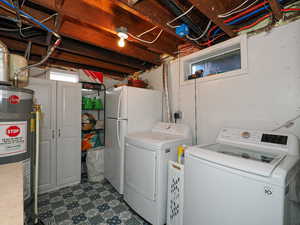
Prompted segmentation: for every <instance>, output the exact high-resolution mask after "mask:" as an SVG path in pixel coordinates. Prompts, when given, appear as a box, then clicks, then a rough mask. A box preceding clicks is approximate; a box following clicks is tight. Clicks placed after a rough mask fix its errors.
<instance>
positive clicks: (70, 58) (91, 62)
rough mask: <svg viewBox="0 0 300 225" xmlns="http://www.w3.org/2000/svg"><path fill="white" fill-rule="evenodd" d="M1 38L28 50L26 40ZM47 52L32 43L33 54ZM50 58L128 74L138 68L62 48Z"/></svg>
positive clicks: (44, 48) (10, 47)
mask: <svg viewBox="0 0 300 225" xmlns="http://www.w3.org/2000/svg"><path fill="white" fill-rule="evenodd" d="M0 39H1V41H3V42H4V43H5V44H6V45H7V47H8V48H9V49H10V50H13V51H20V52H25V51H26V47H27V43H26V42H24V41H20V40H15V39H10V38H7V37H3V36H1V37H0ZM46 52H47V48H46V47H44V46H40V45H37V44H32V48H31V54H33V55H38V56H44V55H45V54H46ZM50 58H51V59H58V60H62V61H66V62H70V63H74V64H81V65H87V66H93V67H98V68H103V69H107V70H113V71H119V72H122V73H126V74H129V73H134V72H136V71H137V70H136V69H131V68H128V67H124V66H120V65H115V64H110V63H106V62H102V61H99V60H95V59H91V58H88V57H84V56H79V55H75V54H71V53H68V52H64V51H62V50H56V51H55V52H54V53H53V54H52V55H51V57H50Z"/></svg>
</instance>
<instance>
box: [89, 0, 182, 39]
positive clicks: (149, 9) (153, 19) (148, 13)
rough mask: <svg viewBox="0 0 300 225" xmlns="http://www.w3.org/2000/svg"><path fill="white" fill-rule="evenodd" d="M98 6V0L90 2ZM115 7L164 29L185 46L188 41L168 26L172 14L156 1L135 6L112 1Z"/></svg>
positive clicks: (142, 2) (172, 17) (120, 0)
mask: <svg viewBox="0 0 300 225" xmlns="http://www.w3.org/2000/svg"><path fill="white" fill-rule="evenodd" d="M89 1H90V2H94V4H97V0H89ZM111 1H112V2H113V3H114V4H115V5H117V6H119V7H121V8H122V9H124V10H126V11H128V12H129V13H131V14H133V15H135V16H137V17H139V18H141V19H142V20H144V21H147V22H149V23H151V24H153V25H155V26H157V27H159V28H160V29H163V30H164V31H165V32H166V33H168V34H170V35H172V36H173V37H174V38H176V39H178V40H179V41H181V43H180V44H183V43H184V42H185V41H186V40H185V39H184V38H181V37H179V36H178V35H177V34H176V33H175V30H174V29H172V28H170V27H168V26H167V22H169V21H170V20H172V19H174V16H173V15H172V13H170V12H169V11H168V10H167V9H165V8H164V7H162V6H161V5H160V4H159V3H157V2H156V1H155V0H147V1H141V2H139V3H138V4H135V5H133V6H131V5H129V4H127V1H126V0H111Z"/></svg>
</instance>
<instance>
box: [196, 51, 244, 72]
mask: <svg viewBox="0 0 300 225" xmlns="http://www.w3.org/2000/svg"><path fill="white" fill-rule="evenodd" d="M191 69H192V74H195V73H196V71H198V70H203V71H204V72H203V75H202V77H205V76H209V75H214V74H218V73H225V72H228V71H232V70H238V69H241V50H240V49H237V50H233V51H231V52H228V53H225V54H222V55H219V56H215V57H211V58H209V59H205V60H201V61H199V62H197V63H194V64H192V65H191Z"/></svg>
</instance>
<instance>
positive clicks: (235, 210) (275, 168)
mask: <svg viewBox="0 0 300 225" xmlns="http://www.w3.org/2000/svg"><path fill="white" fill-rule="evenodd" d="M299 162H300V161H299V143H298V139H297V138H296V136H295V135H292V134H284V133H274V132H269V131H255V130H241V129H232V128H223V129H221V131H220V133H219V136H218V138H217V141H216V143H214V144H210V145H202V146H192V147H190V148H188V150H187V153H186V160H185V180H184V225H198V224H206V225H220V224H222V225H294V224H299V221H297V223H294V222H295V221H293V222H292V220H293V218H294V216H295V215H291V214H290V213H291V210H290V207H291V206H292V204H293V203H292V201H294V200H296V201H297V199H295V198H294V199H290V196H297V195H299V194H300V193H293V192H295V190H296V189H295V188H294V187H296V186H298V185H299V184H300V183H299V171H300V164H299Z"/></svg>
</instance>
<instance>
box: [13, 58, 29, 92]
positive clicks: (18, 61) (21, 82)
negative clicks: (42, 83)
mask: <svg viewBox="0 0 300 225" xmlns="http://www.w3.org/2000/svg"><path fill="white" fill-rule="evenodd" d="M9 62H10V63H9V71H10V72H9V80H11V81H14V80H15V76H16V74H17V73H18V72H19V71H20V69H21V68H24V67H26V66H27V65H28V63H27V60H26V58H25V57H23V56H20V55H16V54H10V55H9ZM17 83H18V87H24V86H27V84H28V70H24V71H22V72H21V73H19V74H18V82H17Z"/></svg>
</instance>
